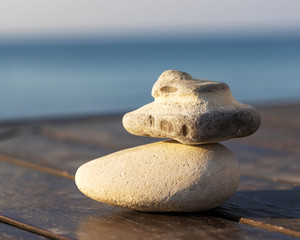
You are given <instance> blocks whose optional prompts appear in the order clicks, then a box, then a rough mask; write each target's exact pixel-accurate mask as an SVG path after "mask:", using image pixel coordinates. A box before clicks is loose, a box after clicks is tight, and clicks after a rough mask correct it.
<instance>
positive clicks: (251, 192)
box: [218, 176, 300, 237]
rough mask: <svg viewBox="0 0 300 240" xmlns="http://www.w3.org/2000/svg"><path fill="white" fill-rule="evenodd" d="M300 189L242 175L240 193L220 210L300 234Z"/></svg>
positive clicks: (299, 235)
mask: <svg viewBox="0 0 300 240" xmlns="http://www.w3.org/2000/svg"><path fill="white" fill-rule="evenodd" d="M299 199H300V188H299V187H296V186H293V185H290V184H286V183H278V182H272V181H268V180H264V179H258V178H254V177H244V176H243V177H242V179H241V183H240V186H239V190H238V192H237V193H236V194H235V195H234V196H233V197H232V198H231V199H230V200H229V201H227V202H226V203H225V204H223V205H222V206H221V207H220V208H218V210H220V211H221V212H225V213H227V214H228V215H234V216H236V217H238V218H240V219H242V218H245V219H250V220H253V221H259V222H262V223H266V224H270V225H273V226H277V227H282V228H285V229H289V230H291V231H294V233H295V235H296V236H298V237H300V201H299Z"/></svg>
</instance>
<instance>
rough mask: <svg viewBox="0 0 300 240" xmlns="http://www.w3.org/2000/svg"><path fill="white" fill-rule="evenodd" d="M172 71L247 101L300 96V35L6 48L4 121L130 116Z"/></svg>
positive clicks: (0, 110)
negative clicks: (225, 86) (228, 90)
mask: <svg viewBox="0 0 300 240" xmlns="http://www.w3.org/2000/svg"><path fill="white" fill-rule="evenodd" d="M168 69H175V70H181V71H185V72H188V73H190V74H191V75H192V76H194V77H197V78H204V79H210V80H214V81H223V82H226V83H228V84H229V86H230V87H231V90H232V93H233V95H234V97H235V98H236V99H238V100H239V101H242V102H250V103H255V102H266V101H267V102H272V101H274V102H279V101H287V100H291V99H298V100H299V99H300V38H285V39H276V38H274V39H271V38H270V39H255V38H253V39H251V40H246V39H236V40H235V39H231V40H230V39H224V40H222V39H218V40H213V39H211V40H209V39H206V40H205V39H204V40H199V39H198V40H197V39H194V40H178V41H177V40H170V41H140V42H138V41H136V42H130V41H127V42H121V41H120V42H118V41H113V42H97V41H86V42H84V41H78V42H75V41H74V42H70V43H66V42H52V43H51V42H44V43H43V42H35V43H30V42H27V43H22V42H19V43H18V42H15V43H1V44H0V121H3V120H10V119H20V118H28V117H29V118H31V117H47V116H50V117H51V116H52V117H54V116H69V115H70V116H71V115H83V114H99V113H104V114H105V113H112V112H121V111H127V110H131V109H134V108H137V107H139V106H142V105H144V104H146V103H148V102H150V101H152V97H151V88H152V85H153V84H154V82H155V81H156V80H157V78H158V77H159V75H160V74H161V73H162V72H163V71H164V70H168Z"/></svg>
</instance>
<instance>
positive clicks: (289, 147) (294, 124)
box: [240, 104, 300, 154]
mask: <svg viewBox="0 0 300 240" xmlns="http://www.w3.org/2000/svg"><path fill="white" fill-rule="evenodd" d="M260 112H261V115H262V122H261V126H260V129H259V130H258V131H257V132H256V133H255V134H254V135H252V136H249V137H247V138H242V139H240V142H244V143H247V144H251V145H254V146H260V147H265V148H270V149H275V150H281V151H284V152H288V153H294V154H300V104H294V105H286V106H278V107H264V108H260Z"/></svg>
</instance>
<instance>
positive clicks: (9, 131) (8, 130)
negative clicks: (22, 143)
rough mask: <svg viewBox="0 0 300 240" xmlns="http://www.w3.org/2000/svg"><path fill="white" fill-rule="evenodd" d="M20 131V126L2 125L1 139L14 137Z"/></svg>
mask: <svg viewBox="0 0 300 240" xmlns="http://www.w3.org/2000/svg"><path fill="white" fill-rule="evenodd" d="M19 133H20V129H19V128H18V127H0V141H3V140H6V139H9V138H13V137H15V136H17V135H18V134H19Z"/></svg>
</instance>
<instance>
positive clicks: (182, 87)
mask: <svg viewBox="0 0 300 240" xmlns="http://www.w3.org/2000/svg"><path fill="white" fill-rule="evenodd" d="M152 96H153V97H154V98H155V99H154V102H152V103H150V104H147V105H145V106H143V107H141V108H139V109H137V110H135V111H132V112H129V113H127V114H125V115H124V117H123V125H124V127H125V129H126V130H127V131H128V132H130V133H132V134H134V135H140V136H151V137H158V138H172V139H175V140H177V141H179V142H181V143H183V144H190V145H196V144H205V143H214V142H220V141H224V140H226V139H229V138H236V137H245V136H248V135H250V134H252V133H254V132H255V131H256V130H257V129H258V127H259V125H260V114H259V112H258V111H257V110H256V109H255V108H253V107H252V106H250V105H246V104H242V103H239V102H238V101H237V100H235V99H234V98H233V96H232V94H231V91H230V89H229V87H228V85H227V84H225V83H222V82H214V81H208V80H203V79H194V78H192V76H191V75H189V74H188V73H185V72H179V71H175V70H168V71H165V72H164V73H163V74H162V75H161V76H160V77H159V78H158V80H157V82H156V83H155V84H154V86H153V89H152Z"/></svg>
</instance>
